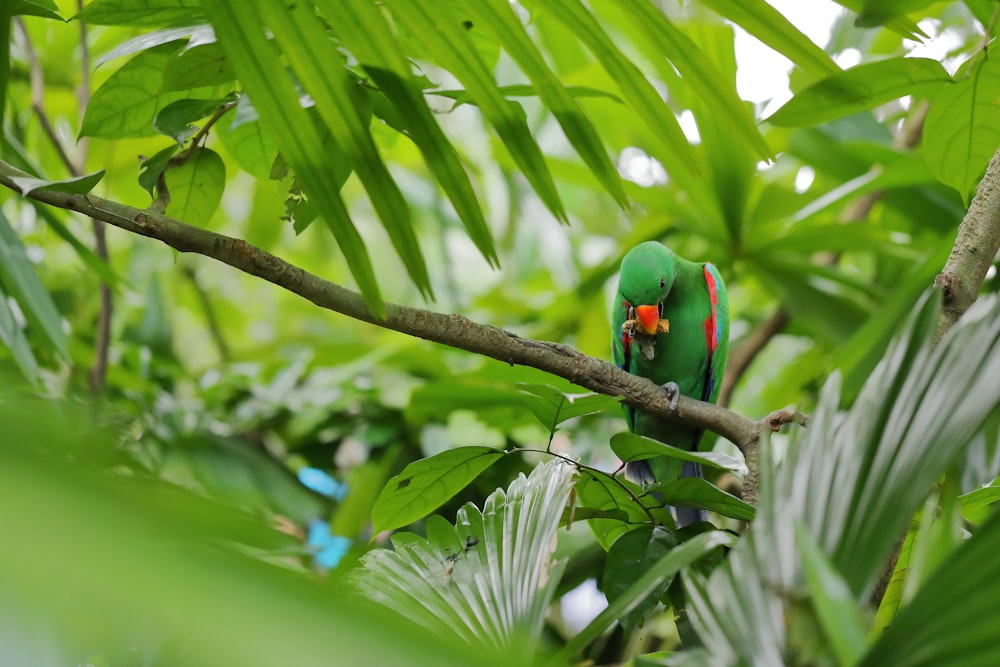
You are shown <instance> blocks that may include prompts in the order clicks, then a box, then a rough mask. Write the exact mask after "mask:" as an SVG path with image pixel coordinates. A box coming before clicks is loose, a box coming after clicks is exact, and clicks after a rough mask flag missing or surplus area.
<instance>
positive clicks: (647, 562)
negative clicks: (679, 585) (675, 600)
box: [601, 526, 677, 630]
mask: <svg viewBox="0 0 1000 667" xmlns="http://www.w3.org/2000/svg"><path fill="white" fill-rule="evenodd" d="M676 546H677V538H675V537H674V535H673V534H672V533H670V532H668V531H666V530H664V529H663V528H662V527H660V526H656V527H655V528H654V527H653V526H639V527H638V528H635V529H634V530H630V531H629V532H627V533H625V534H624V535H622V536H621V537H619V538H618V539H617V540H615V543H614V544H612V545H611V548H610V549H608V558H607V561H606V562H605V565H604V574H603V576H602V586H601V588H602V590H603V591H604V594H605V595H606V596H607V598H608V601H609V602H612V601H614V600H617V599H618V598H619V597H621V596H622V595H623V594H624V593H625V591H627V590H628V588H629V587H630V586H631V585H632V584H634V583H635V582H636V581H637V580H638V579H639V578H640V577H641V576H642V575H643V573H644V572H646V570H648V569H650V568H651V567H652V566H653V565H655V564H656V563H657V562H658V561H659V560H660V559H661V558H663V557H664V556H666V555H667V554H668V553H669V552H670V551H671V550H672V549H674V548H675V547H676ZM673 579H674V576H673V575H671V576H668V577H665V578H664V579H663V580H662V581H661V582H660V585H659V586H657V587H656V589H655V590H654V591H653V592H652V593H651V594H650V595H649V596H648V597H647V598H646V599H645V600H642V601H641V602H640V604H639V605H637V606H636V607H635V608H634V609H632V610H631V611H630V612H629V613H628V614H626V615H625V616H623V617H622V618H619V619H618V622H619V623H621V625H622V627H623V628H625V629H626V630H629V629H632V628H635V627H638V626H641V625H642V622H643V619H644V618H645V617H646V615H647V614H648V613H649V612H651V611H652V610H653V609H655V608H656V606H657V605H658V604H659V603H660V598H662V597H663V595H664V594H665V593H666V592H667V587H669V586H670V584H671V582H672V581H673Z"/></svg>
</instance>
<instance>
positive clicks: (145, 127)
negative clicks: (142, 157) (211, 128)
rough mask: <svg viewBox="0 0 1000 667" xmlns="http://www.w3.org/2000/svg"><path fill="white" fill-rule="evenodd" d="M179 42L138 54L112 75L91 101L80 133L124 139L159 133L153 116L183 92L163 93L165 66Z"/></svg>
mask: <svg viewBox="0 0 1000 667" xmlns="http://www.w3.org/2000/svg"><path fill="white" fill-rule="evenodd" d="M179 48H180V44H179V43H177V42H171V43H169V44H163V45H161V46H157V47H154V48H152V49H148V50H146V51H143V52H141V53H139V54H138V55H136V56H135V57H134V58H132V59H131V60H129V61H128V62H127V63H125V64H124V65H122V66H121V68H120V69H119V70H118V71H117V72H115V73H114V74H112V75H111V76H110V77H109V78H108V80H107V81H105V82H104V83H103V84H101V86H100V88H98V89H97V90H96V91H94V95H93V96H92V97H91V98H90V102H89V103H88V104H87V110H86V112H84V115H83V125H82V127H81V128H80V136H83V137H101V138H105V139H123V138H126V137H147V136H151V135H153V134H156V130H155V129H153V119H154V118H155V117H156V114H157V112H158V111H159V110H160V109H162V108H163V107H165V106H166V105H168V104H170V103H171V102H173V101H175V100H178V99H181V97H182V94H181V93H161V91H160V81H161V80H162V75H163V68H164V67H165V66H166V64H167V62H169V60H170V58H171V57H172V56H173V54H174V52H176V51H177V49H179Z"/></svg>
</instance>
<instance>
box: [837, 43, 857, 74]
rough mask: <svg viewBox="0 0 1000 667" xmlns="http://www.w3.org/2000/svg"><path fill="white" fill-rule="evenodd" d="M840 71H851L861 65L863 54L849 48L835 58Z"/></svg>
mask: <svg viewBox="0 0 1000 667" xmlns="http://www.w3.org/2000/svg"><path fill="white" fill-rule="evenodd" d="M833 62H835V63H837V66H838V67H840V69H850V68H852V67H854V66H855V65H860V64H861V52H860V51H858V50H857V49H855V48H854V47H848V48H846V49H844V50H843V51H841V52H840V53H838V54H837V55H835V56H834V57H833Z"/></svg>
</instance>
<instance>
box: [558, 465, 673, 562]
mask: <svg viewBox="0 0 1000 667" xmlns="http://www.w3.org/2000/svg"><path fill="white" fill-rule="evenodd" d="M576 493H577V498H578V499H579V502H580V507H581V508H587V509H591V510H596V511H597V514H595V515H594V517H593V518H589V519H588V521H589V523H590V528H591V530H593V531H594V536H595V537H596V538H597V541H598V542H599V543H600V544H601V546H602V547H604V548H605V549H610V548H611V545H612V544H614V542H615V540H617V539H618V538H619V537H621V536H622V535H623V534H624V533H626V532H627V531H628V530H630V529H631V528H632V527H633V526H635V525H637V524H643V523H648V522H649V521H650V513H651V512H652V511H653V509H654V508H649V507H648V506H646V505H644V503H646V502H649V503H650V504H653V505H655V509H660V505H659V502H658V501H656V499H655V498H653V497H651V496H645V497H642V498H640V497H641V496H642V495H643V492H642V489H640V488H639V487H638V486H636V485H635V484H633V483H632V482H630V481H628V480H627V479H624V478H621V477H616V476H615V475H612V474H610V473H604V472H599V471H596V470H588V469H586V468H582V469H581V470H580V476H579V479H578V480H577V483H576ZM644 507H646V509H645V510H644V509H643V508H644ZM662 514H666V516H665V517H663V518H664V519H665V520H664V523H667V524H668V525H671V524H670V523H669V522H670V521H671V520H670V518H669V513H668V512H666V511H664V512H663V513H662ZM662 514H661V516H662Z"/></svg>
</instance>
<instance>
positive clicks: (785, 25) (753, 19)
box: [704, 0, 840, 75]
mask: <svg viewBox="0 0 1000 667" xmlns="http://www.w3.org/2000/svg"><path fill="white" fill-rule="evenodd" d="M704 4H706V5H708V6H709V7H710V8H711V9H713V10H714V11H716V12H718V13H719V14H720V15H722V16H724V17H726V18H727V19H729V20H730V21H732V22H733V23H735V24H736V25H738V26H740V27H742V28H743V29H744V30H746V31H747V32H748V33H750V34H751V35H753V36H754V37H756V38H757V39H759V40H760V41H762V42H763V43H764V44H767V45H768V46H770V47H771V48H772V49H774V50H775V51H777V52H778V53H780V54H782V55H783V56H785V57H786V58H788V59H789V60H791V61H792V62H793V63H795V64H796V65H798V66H799V67H801V68H802V69H804V70H805V71H807V72H811V73H813V74H827V75H829V74H836V73H837V72H839V71H840V68H839V67H837V65H836V63H834V62H833V59H832V58H830V56H829V54H827V53H826V52H825V51H824V50H823V49H821V48H820V47H818V46H816V44H815V43H813V41H812V40H811V39H809V38H808V37H806V36H805V35H804V34H803V33H802V32H801V31H800V30H799V29H798V28H796V27H795V26H794V25H793V24H792V23H791V22H790V21H789V20H788V19H786V18H785V17H784V15H782V14H781V13H780V12H779V11H778V10H776V9H775V8H774V7H772V6H771V5H770V4H768V3H767V2H765V1H764V0H704Z"/></svg>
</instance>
